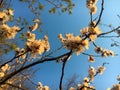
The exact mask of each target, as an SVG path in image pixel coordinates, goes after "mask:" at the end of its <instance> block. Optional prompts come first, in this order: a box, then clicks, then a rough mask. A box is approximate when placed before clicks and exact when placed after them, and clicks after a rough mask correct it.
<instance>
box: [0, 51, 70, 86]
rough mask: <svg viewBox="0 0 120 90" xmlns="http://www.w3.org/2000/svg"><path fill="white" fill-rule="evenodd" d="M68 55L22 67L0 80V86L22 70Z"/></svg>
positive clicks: (41, 60)
mask: <svg viewBox="0 0 120 90" xmlns="http://www.w3.org/2000/svg"><path fill="white" fill-rule="evenodd" d="M69 54H71V51H70V52H67V53H65V54H63V55H60V56H57V57H54V58H44V59H40V60H38V61H36V62H33V63H31V64H29V65H26V66H24V67H23V68H20V69H18V70H16V71H15V72H12V73H10V74H9V75H7V76H6V77H3V78H2V79H1V80H0V85H2V84H4V83H5V82H6V81H7V80H9V79H10V78H12V77H13V76H15V75H16V74H18V73H20V72H21V71H23V70H25V69H28V68H30V67H33V66H35V65H37V64H40V63H44V62H47V61H55V60H57V59H59V58H62V57H64V56H67V55H69Z"/></svg>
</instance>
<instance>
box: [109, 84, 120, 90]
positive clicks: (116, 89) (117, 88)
mask: <svg viewBox="0 0 120 90" xmlns="http://www.w3.org/2000/svg"><path fill="white" fill-rule="evenodd" d="M107 90H120V84H115V85H113V87H112V88H111V89H110V88H108V89H107Z"/></svg>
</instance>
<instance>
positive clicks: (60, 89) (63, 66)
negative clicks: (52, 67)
mask: <svg viewBox="0 0 120 90" xmlns="http://www.w3.org/2000/svg"><path fill="white" fill-rule="evenodd" d="M71 54H72V50H71V52H70V53H69V54H68V56H67V57H66V58H65V60H64V61H63V64H62V73H61V77H60V84H59V90H62V82H63V76H64V71H65V65H66V62H67V60H68V58H69V57H70V56H71Z"/></svg>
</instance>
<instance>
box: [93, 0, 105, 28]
mask: <svg viewBox="0 0 120 90" xmlns="http://www.w3.org/2000/svg"><path fill="white" fill-rule="evenodd" d="M103 10H104V0H102V3H101V11H100V15H99V18H98V21H97V23H96V25H95V26H94V27H96V26H97V25H98V24H99V23H100V20H101V17H102V14H103Z"/></svg>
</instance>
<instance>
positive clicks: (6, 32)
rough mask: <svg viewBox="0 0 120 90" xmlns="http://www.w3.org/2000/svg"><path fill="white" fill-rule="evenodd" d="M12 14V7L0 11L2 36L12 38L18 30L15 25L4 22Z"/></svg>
mask: <svg viewBox="0 0 120 90" xmlns="http://www.w3.org/2000/svg"><path fill="white" fill-rule="evenodd" d="M12 16H13V10H12V9H7V10H3V11H0V35H1V37H2V38H5V39H13V38H14V37H15V35H16V34H17V32H18V31H19V30H20V28H19V27H17V26H13V27H10V26H8V25H7V24H6V23H7V22H8V21H9V20H10V18H11V17H12Z"/></svg>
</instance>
